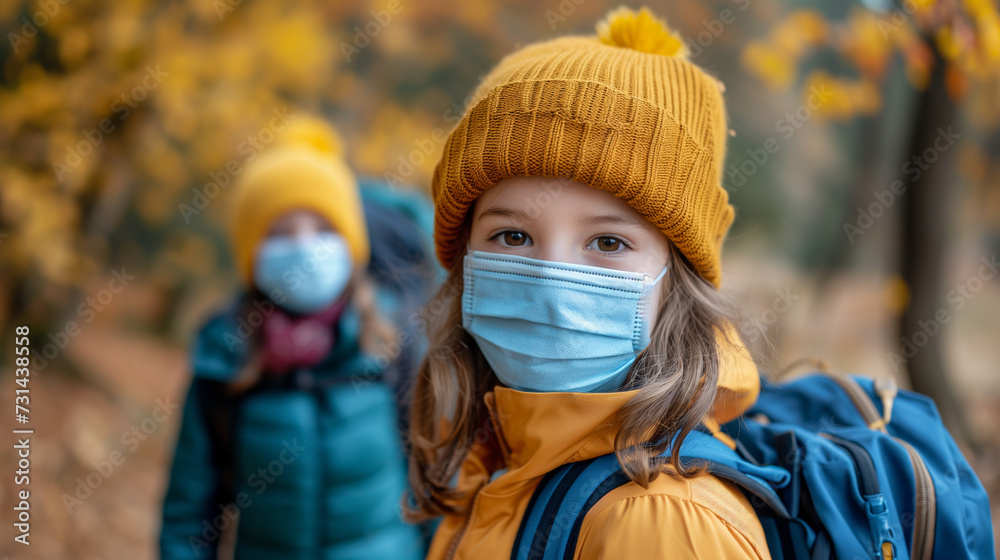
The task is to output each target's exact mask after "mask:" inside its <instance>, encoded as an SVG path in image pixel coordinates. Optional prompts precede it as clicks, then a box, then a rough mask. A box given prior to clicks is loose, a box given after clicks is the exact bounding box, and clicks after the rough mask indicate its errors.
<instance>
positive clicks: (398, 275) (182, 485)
mask: <svg viewBox="0 0 1000 560" xmlns="http://www.w3.org/2000/svg"><path fill="white" fill-rule="evenodd" d="M232 188H233V189H234V190H235V192H233V193H232V194H231V196H232V224H231V227H230V237H231V245H232V251H233V253H232V254H233V260H234V262H235V265H236V267H237V272H238V273H239V275H240V277H241V278H242V280H243V281H244V283H245V286H246V290H247V291H246V293H245V294H244V295H241V296H240V297H239V298H238V300H237V302H236V303H235V305H233V306H232V307H231V308H230V309H228V310H226V311H224V312H222V313H220V314H219V315H217V316H215V317H213V318H212V319H211V320H210V321H208V323H207V324H206V325H205V326H204V327H203V328H202V330H201V332H199V333H198V335H197V338H196V340H195V342H194V347H193V352H192V354H193V355H192V366H193V374H194V380H193V382H192V384H191V387H190V390H189V393H188V396H187V400H186V403H185V406H184V417H183V422H182V426H181V431H180V435H179V437H178V442H177V448H176V453H175V456H174V461H173V468H172V470H171V474H170V482H169V488H168V490H167V494H166V498H165V500H164V504H163V530H162V536H161V539H160V549H161V553H162V558H164V560H172V559H180V558H215V557H216V556H217V554H219V550H220V549H219V543H220V541H224V540H225V537H226V536H229V537H231V536H232V534H233V531H235V557H236V558H239V559H241V560H243V559H255V558H261V559H264V558H268V559H271V558H282V559H294V558H303V559H304V558H309V559H315V558H338V559H372V558H387V559H388V558H393V559H399V558H403V559H405V558H420V557H422V556H423V544H422V542H421V538H420V535H419V531H418V529H417V528H416V527H414V526H412V525H408V524H406V523H404V522H403V520H402V516H401V506H400V500H401V498H402V496H403V493H404V489H405V487H406V468H405V460H404V452H403V447H402V445H401V438H400V436H399V431H398V430H399V423H398V419H399V414H398V408H397V405H396V403H395V400H394V396H396V395H398V394H400V393H402V392H404V391H405V386H406V383H407V378H408V376H409V373H410V369H411V365H410V364H411V363H412V362H413V360H414V359H415V356H416V354H417V353H418V352H419V350H420V349H419V347H418V345H417V342H416V341H417V338H416V336H415V333H412V332H411V333H406V336H405V337H404V336H401V335H402V334H403V333H404V332H405V330H406V329H411V330H412V328H411V327H412V324H411V323H407V322H406V320H405V318H406V317H408V316H410V314H411V313H412V312H413V311H414V310H415V309H416V307H417V305H419V304H420V303H422V302H421V300H422V299H423V297H424V293H425V291H426V290H427V289H428V288H429V282H430V278H431V275H432V274H433V272H432V269H431V266H432V265H431V264H430V263H429V260H430V259H428V258H426V254H427V253H428V252H429V251H427V250H425V246H427V245H429V243H428V242H427V241H426V240H427V238H428V236H427V234H426V233H425V231H422V230H421V228H420V227H419V221H420V219H421V206H420V203H419V200H418V198H417V197H414V196H410V197H406V196H393V195H392V194H391V193H389V192H388V191H387V190H381V191H380V190H378V189H376V188H372V189H366V191H370V196H366V197H363V196H362V194H361V193H360V192H359V189H358V186H357V184H356V182H355V178H354V176H353V175H352V173H351V171H350V170H349V169H348V167H347V164H346V162H345V161H344V159H343V155H342V145H341V142H340V139H339V138H338V137H337V135H336V133H335V132H334V131H333V130H332V129H331V128H330V127H329V126H328V125H326V124H325V123H323V122H321V121H319V120H313V119H310V118H308V117H298V118H297V119H296V120H295V121H293V122H292V123H291V124H289V125H287V128H286V129H285V130H284V131H282V132H281V133H280V134H279V136H278V137H277V138H276V140H275V142H274V147H272V148H269V149H268V150H267V151H266V152H264V153H262V154H261V155H259V156H257V157H256V158H255V159H254V160H253V161H252V162H251V163H250V164H249V165H248V167H247V169H246V170H245V171H244V172H243V175H242V176H241V177H240V180H239V181H238V183H237V184H235V185H234V186H233V187H232ZM427 213H428V214H429V208H428V212H427ZM366 222H368V227H366ZM369 227H370V228H371V231H372V235H369V230H368V228H369ZM394 323H396V324H398V325H400V326H399V327H397V326H394Z"/></svg>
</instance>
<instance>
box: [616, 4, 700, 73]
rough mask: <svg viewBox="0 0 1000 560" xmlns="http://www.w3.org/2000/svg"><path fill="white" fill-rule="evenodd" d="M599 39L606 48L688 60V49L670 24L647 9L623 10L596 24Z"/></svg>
mask: <svg viewBox="0 0 1000 560" xmlns="http://www.w3.org/2000/svg"><path fill="white" fill-rule="evenodd" d="M597 38H598V40H599V41H600V42H602V43H604V44H605V45H611V46H613V47H622V48H626V49H632V50H634V51H639V52H644V53H650V54H662V55H664V56H675V57H677V58H680V59H682V60H687V59H688V54H689V53H688V48H687V45H685V44H684V41H683V40H681V38H680V37H678V36H677V34H676V33H674V32H673V31H671V30H670V28H669V27H667V23H666V22H665V21H663V20H662V19H660V18H658V17H656V16H655V15H653V13H652V12H650V11H649V9H647V8H645V7H644V8H642V9H640V10H639V11H638V12H636V11H634V10H632V9H631V8H627V7H625V6H622V7H620V8H616V9H614V10H612V11H610V12H608V15H607V17H605V18H604V20H603V21H601V22H598V24H597Z"/></svg>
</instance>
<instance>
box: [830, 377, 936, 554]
mask: <svg viewBox="0 0 1000 560" xmlns="http://www.w3.org/2000/svg"><path fill="white" fill-rule="evenodd" d="M827 377H829V378H830V379H832V380H833V381H834V382H836V383H837V385H839V386H840V387H841V388H842V389H843V390H844V392H845V393H847V396H848V397H850V399H851V401H852V402H853V403H854V405H855V407H857V409H858V412H860V413H861V417H862V418H864V421H865V423H867V424H868V427H869V428H872V429H873V430H878V431H880V432H882V433H885V434H888V433H889V432H888V430H886V427H885V426H886V423H887V422H888V419H889V418H891V416H890V414H891V412H890V411H891V410H892V407H891V402H892V399H893V398H894V397H895V396H896V391H897V390H896V386H895V383H884V382H883V383H882V384H881V385H879V384H876V390H878V392H879V394H880V396H881V397H882V406H883V407H884V408H885V410H886V415H885V416H886V418H885V419H883V418H880V417H879V414H878V410H876V409H875V405H874V404H872V401H871V397H869V396H868V393H867V392H865V390H864V389H862V388H861V386H860V385H858V383H857V382H856V381H854V380H853V379H851V378H850V377H847V376H843V375H835V374H827ZM893 439H894V440H896V441H897V442H898V443H899V444H900V445H902V446H903V448H904V449H906V453H907V454H908V455H909V456H910V463H911V464H912V465H913V478H914V480H915V481H916V488H915V492H914V495H915V498H916V500H915V502H916V503H915V505H914V510H913V516H914V520H913V540H912V542H911V543H910V552H911V555H910V556H911V558H912V559H913V560H929V559H930V558H931V556H932V554H933V552H934V528H935V525H936V521H937V520H936V518H935V515H936V512H937V496H936V495H935V493H934V482H933V480H932V479H931V474H930V471H929V470H928V469H927V465H926V464H925V463H924V460H923V458H922V457H921V456H920V453H918V452H917V450H916V449H914V448H913V446H912V445H910V444H909V443H907V442H905V441H903V440H901V439H899V438H895V437H894V438H893Z"/></svg>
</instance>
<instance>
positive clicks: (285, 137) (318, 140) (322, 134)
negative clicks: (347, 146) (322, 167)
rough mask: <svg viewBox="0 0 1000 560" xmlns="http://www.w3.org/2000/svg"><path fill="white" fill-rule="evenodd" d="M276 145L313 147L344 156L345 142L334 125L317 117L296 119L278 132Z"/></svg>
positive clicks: (337, 155) (326, 153)
mask: <svg viewBox="0 0 1000 560" xmlns="http://www.w3.org/2000/svg"><path fill="white" fill-rule="evenodd" d="M274 146H275V147H278V146H281V147H301V148H312V149H314V150H316V151H317V152H319V153H321V154H325V155H328V156H330V157H343V156H344V142H343V140H341V138H340V135H339V134H337V131H336V130H334V129H333V127H332V126H330V125H329V124H327V123H326V122H324V121H322V120H320V119H317V118H308V117H307V118H302V119H296V120H294V121H292V122H291V123H289V124H288V125H287V126H285V129H284V130H282V131H281V132H279V133H278V135H277V137H276V138H275V142H274Z"/></svg>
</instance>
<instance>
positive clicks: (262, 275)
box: [254, 232, 354, 314]
mask: <svg viewBox="0 0 1000 560" xmlns="http://www.w3.org/2000/svg"><path fill="white" fill-rule="evenodd" d="M353 269H354V267H353V261H352V260H351V251H350V248H349V247H348V245H347V242H346V240H345V239H344V238H343V237H342V236H340V235H339V234H336V233H333V232H322V233H317V234H315V235H312V236H309V237H305V238H293V237H273V238H270V239H267V240H265V241H264V242H263V243H261V245H260V248H259V249H258V250H257V258H256V261H255V264H254V283H255V284H256V285H257V288H258V289H260V291H262V292H263V293H264V294H265V295H267V296H269V297H271V299H274V300H276V301H282V298H281V297H280V296H284V300H283V302H282V303H281V304H280V305H281V306H282V307H284V308H285V309H287V310H289V311H292V312H295V313H304V314H308V313H316V312H317V311H321V310H323V309H324V308H326V307H327V306H329V305H330V304H332V303H333V302H334V300H336V299H337V297H338V296H339V295H340V294H341V293H342V292H343V291H344V288H345V287H346V286H347V283H348V281H349V280H350V279H351V273H352V272H353ZM275 294H280V295H279V296H276V295H275Z"/></svg>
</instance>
